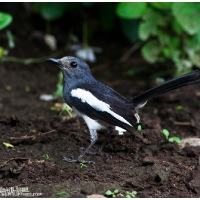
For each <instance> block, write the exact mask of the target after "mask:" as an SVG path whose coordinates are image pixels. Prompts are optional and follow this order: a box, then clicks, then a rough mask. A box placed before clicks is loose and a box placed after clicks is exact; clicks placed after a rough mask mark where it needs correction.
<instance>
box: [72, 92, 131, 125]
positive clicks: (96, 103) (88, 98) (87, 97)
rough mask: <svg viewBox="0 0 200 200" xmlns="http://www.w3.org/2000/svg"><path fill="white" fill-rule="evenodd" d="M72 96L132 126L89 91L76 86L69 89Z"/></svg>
mask: <svg viewBox="0 0 200 200" xmlns="http://www.w3.org/2000/svg"><path fill="white" fill-rule="evenodd" d="M71 95H72V97H76V98H79V99H80V100H81V101H82V102H83V103H87V104H88V105H90V106H91V107H93V108H94V109H95V110H97V111H101V112H107V113H109V114H111V115H112V116H113V117H115V118H116V119H118V120H120V121H121V122H123V123H126V124H128V125H129V126H132V125H131V124H130V123H129V122H128V121H127V120H125V119H124V118H123V117H122V116H120V115H118V114H116V113H115V112H113V111H112V110H111V107H110V105H109V104H107V103H105V102H103V101H101V100H99V99H97V98H96V97H95V96H94V95H93V94H91V93H90V92H89V91H86V90H83V89H80V88H77V89H74V90H72V91H71Z"/></svg>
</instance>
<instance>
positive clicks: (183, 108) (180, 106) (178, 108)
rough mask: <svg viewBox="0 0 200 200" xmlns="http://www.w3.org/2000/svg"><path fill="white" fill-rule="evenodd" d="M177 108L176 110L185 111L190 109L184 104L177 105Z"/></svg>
mask: <svg viewBox="0 0 200 200" xmlns="http://www.w3.org/2000/svg"><path fill="white" fill-rule="evenodd" d="M175 110H176V111H181V110H183V111H188V110H187V108H185V107H184V106H182V105H178V106H176V107H175Z"/></svg>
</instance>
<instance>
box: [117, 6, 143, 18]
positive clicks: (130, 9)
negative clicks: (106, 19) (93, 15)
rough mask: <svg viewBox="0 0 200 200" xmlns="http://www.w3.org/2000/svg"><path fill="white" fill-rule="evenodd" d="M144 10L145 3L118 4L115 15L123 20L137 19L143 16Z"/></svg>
mask: <svg viewBox="0 0 200 200" xmlns="http://www.w3.org/2000/svg"><path fill="white" fill-rule="evenodd" d="M146 8H147V3H146V2H120V3H118V5H117V8H116V14H117V15H118V16H119V17H121V18H125V19H137V18H140V17H142V16H143V14H144V13H145V11H146Z"/></svg>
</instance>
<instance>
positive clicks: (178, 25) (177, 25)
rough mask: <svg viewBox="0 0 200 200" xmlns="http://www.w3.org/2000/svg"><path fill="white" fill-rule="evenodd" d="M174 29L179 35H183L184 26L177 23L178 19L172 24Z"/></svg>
mask: <svg viewBox="0 0 200 200" xmlns="http://www.w3.org/2000/svg"><path fill="white" fill-rule="evenodd" d="M171 25H172V28H173V30H174V31H175V33H176V34H177V35H181V34H182V33H183V28H182V26H181V25H180V24H179V23H178V22H177V20H176V19H173V20H172V22H171Z"/></svg>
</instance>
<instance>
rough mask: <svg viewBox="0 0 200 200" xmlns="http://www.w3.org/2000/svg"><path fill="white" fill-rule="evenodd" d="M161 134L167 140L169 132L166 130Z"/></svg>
mask: <svg viewBox="0 0 200 200" xmlns="http://www.w3.org/2000/svg"><path fill="white" fill-rule="evenodd" d="M163 134H164V135H165V137H166V138H167V139H168V137H169V131H168V130H167V129H163Z"/></svg>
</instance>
